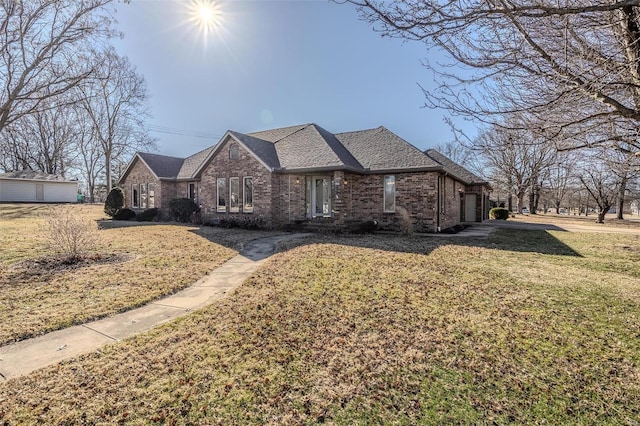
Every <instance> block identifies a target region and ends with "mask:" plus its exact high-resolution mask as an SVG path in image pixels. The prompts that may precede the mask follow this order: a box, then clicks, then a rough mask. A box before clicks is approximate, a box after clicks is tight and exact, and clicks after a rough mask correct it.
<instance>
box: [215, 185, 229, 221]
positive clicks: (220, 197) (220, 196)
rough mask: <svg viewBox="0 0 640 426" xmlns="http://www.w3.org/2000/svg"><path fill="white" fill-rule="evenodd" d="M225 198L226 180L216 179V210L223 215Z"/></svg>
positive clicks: (225, 205) (225, 204) (225, 209)
mask: <svg viewBox="0 0 640 426" xmlns="http://www.w3.org/2000/svg"><path fill="white" fill-rule="evenodd" d="M226 197H227V179H225V178H218V180H217V197H216V198H217V202H216V206H217V207H216V210H217V211H218V212H220V213H225V212H226V211H227V199H226Z"/></svg>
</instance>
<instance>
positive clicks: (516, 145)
mask: <svg viewBox="0 0 640 426" xmlns="http://www.w3.org/2000/svg"><path fill="white" fill-rule="evenodd" d="M473 143H474V149H475V150H476V151H477V152H478V153H479V154H480V155H481V156H482V157H483V159H484V161H485V164H486V167H487V169H488V175H489V177H490V178H491V180H492V181H493V182H496V183H498V185H499V186H502V187H505V188H508V190H509V192H510V193H511V194H513V195H515V196H516V198H517V200H518V209H519V210H521V209H522V207H523V206H524V197H525V195H526V194H527V193H529V195H530V199H529V204H530V205H529V207H530V209H531V212H532V213H533V214H535V213H536V205H537V197H538V195H539V190H540V182H541V179H542V177H543V171H544V170H545V168H547V167H549V165H551V164H553V161H554V156H555V149H554V147H553V146H552V145H550V144H548V143H545V142H544V141H541V140H539V139H537V138H536V135H535V134H532V133H529V132H525V131H520V130H518V131H516V130H513V129H507V128H505V127H497V126H494V127H493V128H492V129H491V130H489V131H486V132H484V133H482V134H481V135H480V136H479V137H478V138H477V139H476V140H475V141H474V142H473ZM510 200H511V197H509V198H508V201H509V206H508V207H509V209H510V210H511V209H512V207H513V206H512V205H511V201H510Z"/></svg>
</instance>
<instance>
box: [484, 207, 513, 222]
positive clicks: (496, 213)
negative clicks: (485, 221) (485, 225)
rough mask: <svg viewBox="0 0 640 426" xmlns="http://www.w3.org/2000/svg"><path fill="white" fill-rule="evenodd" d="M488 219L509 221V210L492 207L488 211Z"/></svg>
mask: <svg viewBox="0 0 640 426" xmlns="http://www.w3.org/2000/svg"><path fill="white" fill-rule="evenodd" d="M489 219H497V220H507V219H509V210H507V209H505V208H503V207H494V208H492V209H491V210H489Z"/></svg>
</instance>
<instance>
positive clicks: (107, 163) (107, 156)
mask: <svg viewBox="0 0 640 426" xmlns="http://www.w3.org/2000/svg"><path fill="white" fill-rule="evenodd" d="M104 154H105V155H104V163H105V175H106V178H107V182H106V183H107V194H108V193H110V192H111V152H105V153H104Z"/></svg>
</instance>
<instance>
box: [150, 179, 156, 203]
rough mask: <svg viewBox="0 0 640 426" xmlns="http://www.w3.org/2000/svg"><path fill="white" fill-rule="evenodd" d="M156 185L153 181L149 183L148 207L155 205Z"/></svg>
mask: <svg viewBox="0 0 640 426" xmlns="http://www.w3.org/2000/svg"><path fill="white" fill-rule="evenodd" d="M155 188H156V186H155V184H153V183H150V184H149V208H150V209H152V208H154V207H155V206H156V189H155Z"/></svg>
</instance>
